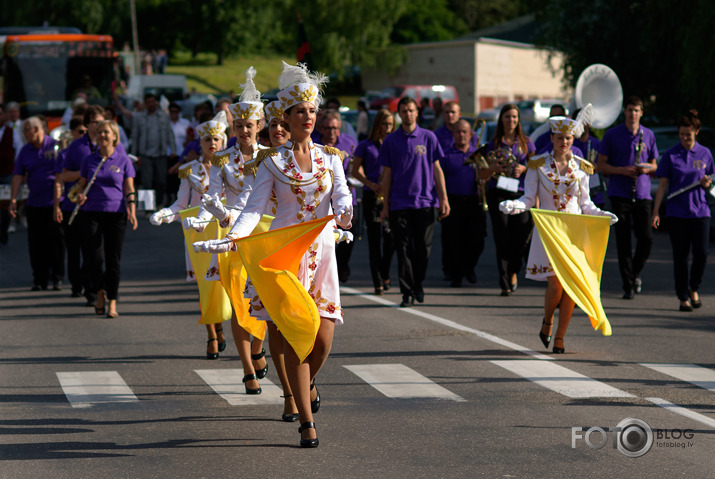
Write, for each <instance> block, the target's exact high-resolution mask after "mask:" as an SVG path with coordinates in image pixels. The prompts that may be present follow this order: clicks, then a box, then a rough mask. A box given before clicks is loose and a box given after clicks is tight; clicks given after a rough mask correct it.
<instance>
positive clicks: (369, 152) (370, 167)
mask: <svg viewBox="0 0 715 479" xmlns="http://www.w3.org/2000/svg"><path fill="white" fill-rule="evenodd" d="M379 154H380V148H379V147H378V146H377V145H376V144H375V142H373V141H371V140H363V141H361V142H360V143H358V146H357V148H355V156H358V157H360V158H362V169H363V172H364V173H365V178H367V179H368V180H370V181H372V182H373V183H379V182H380V174H382V166H380V164H379V163H378V162H377V156H378V155H379ZM368 189H369V188H368V187H367V186H365V187H364V188H363V190H368Z"/></svg>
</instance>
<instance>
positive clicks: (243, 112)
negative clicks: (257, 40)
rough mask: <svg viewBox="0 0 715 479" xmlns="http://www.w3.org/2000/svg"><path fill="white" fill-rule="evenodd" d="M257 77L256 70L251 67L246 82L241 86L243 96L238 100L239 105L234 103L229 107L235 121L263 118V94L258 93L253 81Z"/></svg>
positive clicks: (247, 71) (247, 72)
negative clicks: (237, 119) (238, 119)
mask: <svg viewBox="0 0 715 479" xmlns="http://www.w3.org/2000/svg"><path fill="white" fill-rule="evenodd" d="M255 77H256V69H255V68H253V67H250V68H249V69H248V70H246V82H245V83H243V84H242V85H241V90H242V91H241V96H240V97H239V98H238V103H233V104H231V105H229V107H228V109H229V111H230V112H231V115H233V118H234V119H236V118H240V119H243V120H260V119H261V118H262V117H263V103H262V102H261V92H260V91H258V89H257V88H256V84H255V83H254V81H253V79H254V78H255Z"/></svg>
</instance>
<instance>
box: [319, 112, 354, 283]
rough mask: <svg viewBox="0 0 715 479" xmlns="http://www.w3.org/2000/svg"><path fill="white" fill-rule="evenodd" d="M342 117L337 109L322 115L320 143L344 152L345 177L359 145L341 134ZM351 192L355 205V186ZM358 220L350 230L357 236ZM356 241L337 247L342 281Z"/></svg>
mask: <svg viewBox="0 0 715 479" xmlns="http://www.w3.org/2000/svg"><path fill="white" fill-rule="evenodd" d="M341 123H342V121H341V119H340V113H338V112H337V111H336V110H327V111H326V112H325V113H324V114H323V116H322V128H321V132H322V135H321V138H320V144H321V145H325V146H332V147H334V148H337V149H338V150H340V151H342V152H343V171H344V172H345V178H348V177H349V176H350V171H349V170H350V161H351V160H352V157H353V153H354V152H355V148H356V147H357V141H355V140H354V139H353V138H352V137H350V136H348V135H343V134H341V131H340V128H341ZM350 192H351V193H352V195H353V207H356V205H357V195H356V191H355V188H354V187H352V186H351V187H350ZM358 226H359V225H358V222H357V221H355V222H354V223H353V226H352V228H351V229H350V231H351V232H352V233H353V236H357V229H358ZM354 245H355V242H354V241H350V242H347V241H344V242H342V243H339V244H338V245H337V246H336V247H335V256H336V258H337V261H338V279H339V280H340V281H341V282H342V283H346V282H347V281H348V278H349V277H350V256H351V254H352V251H353V246H354Z"/></svg>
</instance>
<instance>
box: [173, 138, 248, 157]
mask: <svg viewBox="0 0 715 479" xmlns="http://www.w3.org/2000/svg"><path fill="white" fill-rule="evenodd" d="M235 138H236V137H235V136H234V137H233V138H232V139H233V140H235ZM235 144H236V142H235V141H234V142H233V144H231V140H228V145H229V146H227V147H226V149H229V148H230V147H231V146H233V145H235ZM190 151H195V152H196V154H197V155H201V140H198V139H197V140H194V141H190V142H188V143H187V144H186V146H185V147H184V151H182V152H181V156H180V157H179V161H182V160H183V159H184V158H186V155H188V154H189V152H190Z"/></svg>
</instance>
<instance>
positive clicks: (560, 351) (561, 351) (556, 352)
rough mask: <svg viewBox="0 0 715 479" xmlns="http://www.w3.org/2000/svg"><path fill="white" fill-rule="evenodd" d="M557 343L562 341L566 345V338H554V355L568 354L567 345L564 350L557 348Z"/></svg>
mask: <svg viewBox="0 0 715 479" xmlns="http://www.w3.org/2000/svg"><path fill="white" fill-rule="evenodd" d="M556 341H561V344H564V338H554V349H553V351H554V354H564V353H565V352H566V347H565V346H566V345H565V344H564V347H563V348H559V347H557V346H556Z"/></svg>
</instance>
